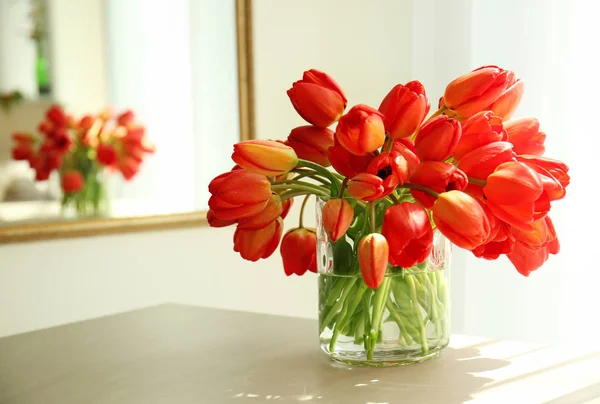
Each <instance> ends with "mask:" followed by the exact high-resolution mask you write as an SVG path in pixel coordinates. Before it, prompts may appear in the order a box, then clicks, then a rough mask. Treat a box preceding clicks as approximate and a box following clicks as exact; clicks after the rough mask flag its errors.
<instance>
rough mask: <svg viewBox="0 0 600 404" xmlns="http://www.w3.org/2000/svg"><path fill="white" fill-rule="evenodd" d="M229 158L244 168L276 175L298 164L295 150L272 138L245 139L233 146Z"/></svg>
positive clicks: (258, 172)
mask: <svg viewBox="0 0 600 404" xmlns="http://www.w3.org/2000/svg"><path fill="white" fill-rule="evenodd" d="M231 158H232V159H233V161H235V163H236V164H237V165H239V166H240V167H242V168H243V169H244V170H247V171H250V172H253V173H257V174H262V175H267V176H276V175H281V174H285V173H287V172H289V171H290V170H292V169H293V168H294V167H296V164H298V156H296V152H295V151H294V149H292V148H291V147H289V146H286V145H284V144H283V143H280V142H275V141H273V140H246V141H243V142H240V143H237V144H235V145H234V146H233V154H232V155H231Z"/></svg>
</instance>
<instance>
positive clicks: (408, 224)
mask: <svg viewBox="0 0 600 404" xmlns="http://www.w3.org/2000/svg"><path fill="white" fill-rule="evenodd" d="M381 233H382V234H383V236H384V237H385V238H386V240H387V241H388V244H389V249H390V252H389V261H390V264H392V265H394V266H399V267H403V268H409V267H412V266H413V265H415V264H419V263H421V262H423V261H425V259H427V257H428V256H429V254H431V250H432V248H433V230H432V229H431V223H430V222H429V216H427V212H426V211H425V209H423V207H421V206H419V205H417V204H414V203H409V202H402V203H400V204H399V205H394V206H392V207H390V208H388V209H387V210H386V211H385V216H384V218H383V226H382V228H381Z"/></svg>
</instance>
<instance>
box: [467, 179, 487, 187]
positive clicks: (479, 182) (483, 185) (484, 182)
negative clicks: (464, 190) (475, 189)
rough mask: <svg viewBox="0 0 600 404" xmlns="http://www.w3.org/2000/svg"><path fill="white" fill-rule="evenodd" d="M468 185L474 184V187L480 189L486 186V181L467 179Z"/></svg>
mask: <svg viewBox="0 0 600 404" xmlns="http://www.w3.org/2000/svg"><path fill="white" fill-rule="evenodd" d="M469 184H475V185H479V186H481V187H485V185H486V184H487V181H486V180H480V179H478V178H471V177H469Z"/></svg>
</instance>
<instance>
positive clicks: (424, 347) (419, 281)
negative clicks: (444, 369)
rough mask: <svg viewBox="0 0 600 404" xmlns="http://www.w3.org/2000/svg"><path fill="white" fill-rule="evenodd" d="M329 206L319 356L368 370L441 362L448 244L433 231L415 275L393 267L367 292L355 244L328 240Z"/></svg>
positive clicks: (321, 245) (320, 245)
mask: <svg viewBox="0 0 600 404" xmlns="http://www.w3.org/2000/svg"><path fill="white" fill-rule="evenodd" d="M324 203H325V201H323V200H319V201H317V263H318V270H319V275H318V277H319V335H320V343H321V349H322V350H323V351H324V352H325V353H326V354H327V355H329V357H330V358H331V359H333V360H335V361H338V362H343V363H346V364H351V365H363V366H396V365H403V364H409V363H416V362H422V361H424V360H427V359H430V358H434V357H436V356H437V355H438V354H439V352H440V351H441V350H442V349H443V348H445V347H446V346H447V345H448V342H449V338H450V298H449V286H448V273H449V264H450V248H451V245H450V242H449V241H448V240H447V239H446V238H445V237H444V236H443V235H442V234H441V233H440V232H439V231H434V246H433V250H432V252H431V254H430V256H429V258H428V259H427V260H425V261H424V262H422V263H420V264H418V265H416V266H414V267H411V268H399V267H388V270H387V273H386V276H385V277H384V280H383V282H382V283H381V285H380V286H379V287H378V288H377V289H369V288H368V287H367V286H366V285H365V283H364V282H363V280H362V277H361V274H360V270H359V268H358V262H357V259H356V251H355V249H354V246H353V243H352V240H351V239H350V238H349V237H347V236H346V237H345V238H342V239H341V240H338V241H337V242H335V243H334V242H332V241H331V240H330V239H329V238H328V237H327V234H326V232H325V230H324V228H323V226H322V217H321V210H322V206H323V205H324Z"/></svg>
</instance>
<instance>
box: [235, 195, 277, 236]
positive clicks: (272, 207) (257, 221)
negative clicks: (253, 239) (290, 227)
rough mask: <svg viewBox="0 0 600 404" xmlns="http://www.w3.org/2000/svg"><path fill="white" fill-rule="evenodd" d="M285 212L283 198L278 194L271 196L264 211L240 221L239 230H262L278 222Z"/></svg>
mask: <svg viewBox="0 0 600 404" xmlns="http://www.w3.org/2000/svg"><path fill="white" fill-rule="evenodd" d="M282 212H283V206H282V203H281V197H280V196H279V195H277V194H273V195H271V198H269V200H268V201H267V205H266V206H265V208H264V209H263V210H261V211H260V212H258V213H257V214H255V215H252V216H248V217H243V218H241V219H239V220H238V229H244V230H247V229H260V228H262V227H265V226H267V225H269V224H270V223H271V222H274V221H275V220H277V218H278V217H279V216H281V213H282Z"/></svg>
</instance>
